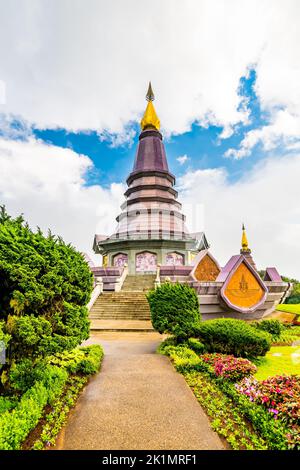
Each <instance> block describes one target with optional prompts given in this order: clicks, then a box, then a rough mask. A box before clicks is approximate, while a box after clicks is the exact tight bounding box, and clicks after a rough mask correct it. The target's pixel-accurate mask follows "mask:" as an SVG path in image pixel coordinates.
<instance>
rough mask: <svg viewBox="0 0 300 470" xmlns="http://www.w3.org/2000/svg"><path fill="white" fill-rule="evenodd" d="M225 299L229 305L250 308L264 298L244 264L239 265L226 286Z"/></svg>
mask: <svg viewBox="0 0 300 470" xmlns="http://www.w3.org/2000/svg"><path fill="white" fill-rule="evenodd" d="M224 295H225V297H226V298H227V299H228V300H229V301H230V302H231V304H233V305H235V306H237V307H241V308H251V307H253V306H254V305H256V304H257V303H258V302H259V301H260V300H261V299H262V298H263V296H264V290H263V288H262V287H261V285H260V283H259V281H258V280H257V279H256V277H255V276H254V274H252V272H251V271H250V269H249V268H248V266H246V265H245V263H241V264H240V265H239V267H238V268H237V270H236V271H235V273H234V274H233V275H232V277H231V279H230V281H229V282H228V285H227V286H226V289H225V292H224Z"/></svg>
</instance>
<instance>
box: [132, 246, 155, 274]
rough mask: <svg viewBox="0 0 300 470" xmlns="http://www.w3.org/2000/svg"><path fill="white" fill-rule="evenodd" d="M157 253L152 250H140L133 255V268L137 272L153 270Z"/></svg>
mask: <svg viewBox="0 0 300 470" xmlns="http://www.w3.org/2000/svg"><path fill="white" fill-rule="evenodd" d="M156 267H157V255H156V253H153V252H152V251H141V252H140V253H137V254H136V255H135V270H136V272H137V273H142V272H155V271H156Z"/></svg>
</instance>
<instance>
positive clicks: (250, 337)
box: [195, 318, 271, 357]
mask: <svg viewBox="0 0 300 470" xmlns="http://www.w3.org/2000/svg"><path fill="white" fill-rule="evenodd" d="M195 333H196V334H195V336H197V337H198V338H199V339H200V341H201V342H202V343H203V344H204V345H205V347H206V348H207V351H208V352H219V353H223V354H233V355H234V356H236V357H257V356H264V355H265V354H266V353H267V352H268V351H269V349H270V347H271V336H270V335H269V334H268V333H266V332H264V331H259V330H257V329H256V328H254V327H252V326H251V325H249V324H248V323H246V322H245V321H243V320H235V319H233V318H218V319H216V320H207V321H205V322H202V323H200V325H199V326H198V327H197V329H196V330H195Z"/></svg>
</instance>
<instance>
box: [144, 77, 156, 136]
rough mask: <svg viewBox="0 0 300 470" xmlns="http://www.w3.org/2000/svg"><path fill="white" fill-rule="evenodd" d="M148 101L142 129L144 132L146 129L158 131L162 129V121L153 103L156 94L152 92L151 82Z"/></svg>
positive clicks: (147, 96)
mask: <svg viewBox="0 0 300 470" xmlns="http://www.w3.org/2000/svg"><path fill="white" fill-rule="evenodd" d="M146 100H147V101H148V104H147V108H146V111H145V113H144V116H143V118H142V120H141V128H142V130H143V131H144V130H145V129H156V130H157V131H158V130H159V128H160V121H159V119H158V116H157V114H156V111H155V108H154V106H153V103H152V101H154V93H153V90H152V86H151V82H149V86H148V91H147V95H146Z"/></svg>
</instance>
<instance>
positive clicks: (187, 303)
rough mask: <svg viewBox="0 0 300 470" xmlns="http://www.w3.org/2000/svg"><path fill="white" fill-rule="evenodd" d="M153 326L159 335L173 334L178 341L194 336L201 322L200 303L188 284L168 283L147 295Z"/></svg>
mask: <svg viewBox="0 0 300 470" xmlns="http://www.w3.org/2000/svg"><path fill="white" fill-rule="evenodd" d="M147 298H148V302H149V305H150V311H151V320H152V325H153V327H154V328H155V330H157V331H159V333H171V334H172V335H174V336H176V338H177V340H178V341H184V340H186V339H187V338H188V337H190V336H192V334H193V331H194V328H195V326H197V325H198V323H199V321H200V312H199V302H198V297H197V294H196V292H195V291H194V289H192V288H191V287H189V286H188V285H187V284H179V283H176V284H171V283H169V282H166V283H164V284H162V285H161V286H160V287H158V288H157V289H156V290H152V291H150V292H149V293H148V295H147Z"/></svg>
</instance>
